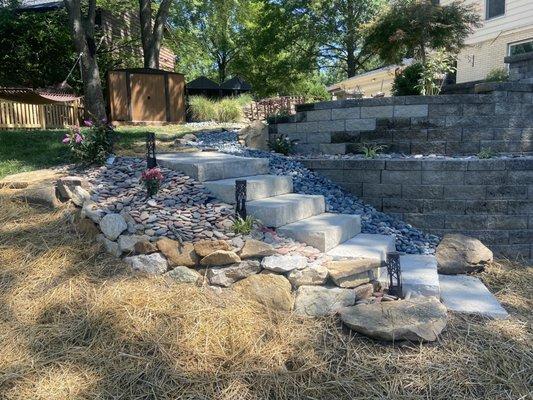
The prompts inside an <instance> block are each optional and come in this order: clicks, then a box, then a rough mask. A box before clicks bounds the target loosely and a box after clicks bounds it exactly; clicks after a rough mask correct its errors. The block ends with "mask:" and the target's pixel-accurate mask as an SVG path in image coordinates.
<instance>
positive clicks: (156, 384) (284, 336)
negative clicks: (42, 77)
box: [0, 190, 533, 400]
mask: <svg viewBox="0 0 533 400" xmlns="http://www.w3.org/2000/svg"><path fill="white" fill-rule="evenodd" d="M2 193H7V191H6V190H3V191H0V209H1V210H2V212H1V213H0V398H2V399H7V400H12V399H47V400H49V399H104V398H122V399H141V398H142V399H156V398H157V399H177V398H187V399H225V400H229V399H267V398H269V399H361V400H362V399H365V400H368V399H376V400H377V399H420V400H422V399H434V400H449V399H527V398H531V397H530V396H531V388H532V384H533V350H532V345H531V343H533V335H532V328H531V324H532V322H533V319H532V314H531V310H532V309H533V301H532V299H533V268H532V267H531V266H526V265H520V264H518V263H510V262H505V263H499V264H495V265H493V266H491V267H490V268H488V270H487V271H486V272H484V273H482V274H480V276H481V278H482V279H483V280H484V281H485V283H487V285H488V286H489V287H490V289H491V290H492V291H493V292H494V293H495V294H496V296H497V297H498V299H499V300H500V301H501V302H502V303H503V305H504V307H506V309H507V310H508V311H509V312H510V313H511V318H510V319H509V320H507V321H490V320H483V319H480V318H466V317H460V316H454V315H452V316H451V318H450V322H449V325H448V328H447V330H446V331H445V333H444V334H443V335H442V337H441V339H440V341H439V342H437V343H433V344H425V345H419V344H410V343H406V344H401V345H400V344H398V345H395V346H393V345H389V344H380V343H378V342H375V341H373V340H370V339H367V338H365V337H363V336H360V335H357V334H353V333H350V332H349V331H347V330H346V329H344V328H343V327H342V326H340V324H339V323H338V321H337V319H335V318H323V319H301V318H298V317H296V316H294V315H291V314H289V313H279V312H273V311H270V310H267V309H265V308H263V307H262V306H260V305H258V304H255V303H250V302H246V301H244V300H242V299H241V298H239V297H237V296H228V297H224V296H219V295H214V294H213V293H212V292H210V291H209V290H207V289H205V288H197V287H194V286H191V285H186V284H182V285H179V284H175V283H172V282H167V281H165V280H164V279H163V278H161V277H148V276H133V275H131V274H130V272H129V270H128V269H127V268H126V267H125V265H124V264H122V263H121V262H120V261H118V260H116V259H114V258H112V257H111V256H107V255H104V254H101V252H100V251H98V249H97V247H96V245H95V244H94V240H93V238H91V237H84V236H81V235H79V234H78V233H76V231H75V229H74V228H73V225H72V224H71V223H70V222H69V219H70V216H69V210H68V209H67V208H65V209H61V210H59V211H54V212H52V211H47V210H43V209H39V208H32V207H29V206H27V205H25V204H20V203H15V202H12V201H10V200H9V199H8V198H6V197H2Z"/></svg>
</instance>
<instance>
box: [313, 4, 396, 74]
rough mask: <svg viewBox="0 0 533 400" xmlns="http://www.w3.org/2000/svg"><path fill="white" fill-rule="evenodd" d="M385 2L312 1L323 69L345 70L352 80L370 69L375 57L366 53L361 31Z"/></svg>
mask: <svg viewBox="0 0 533 400" xmlns="http://www.w3.org/2000/svg"><path fill="white" fill-rule="evenodd" d="M384 4H385V0H312V1H310V3H309V8H310V12H311V14H312V15H313V16H314V17H313V18H314V19H315V20H316V25H315V27H316V28H318V29H316V31H315V33H316V34H319V35H320V37H321V39H320V41H321V46H320V48H319V51H320V53H319V54H320V58H321V60H322V62H321V65H322V66H323V67H327V68H341V69H343V70H344V72H345V73H346V75H347V76H348V77H349V78H350V77H352V76H355V75H356V74H357V73H359V72H361V71H364V70H365V69H367V68H368V65H369V62H370V61H371V60H372V58H373V57H374V54H373V53H371V52H368V51H365V48H364V36H363V32H362V30H361V26H363V24H366V23H368V22H369V21H370V20H372V18H374V17H375V16H376V14H377V13H378V12H379V11H380V9H381V8H382V7H383V6H384Z"/></svg>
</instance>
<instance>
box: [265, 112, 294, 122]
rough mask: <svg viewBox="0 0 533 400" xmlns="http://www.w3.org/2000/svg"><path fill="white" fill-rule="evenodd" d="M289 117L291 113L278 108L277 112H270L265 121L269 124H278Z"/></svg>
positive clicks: (286, 120) (287, 120)
mask: <svg viewBox="0 0 533 400" xmlns="http://www.w3.org/2000/svg"><path fill="white" fill-rule="evenodd" d="M290 117H291V114H290V113H289V112H288V111H287V110H280V111H278V112H275V113H273V114H270V115H269V116H268V117H267V118H266V121H267V123H268V124H269V125H270V124H278V123H285V122H289V119H290Z"/></svg>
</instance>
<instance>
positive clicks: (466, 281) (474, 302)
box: [439, 275, 509, 319]
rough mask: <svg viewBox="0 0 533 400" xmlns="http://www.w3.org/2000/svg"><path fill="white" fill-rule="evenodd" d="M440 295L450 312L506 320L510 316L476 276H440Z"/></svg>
mask: <svg viewBox="0 0 533 400" xmlns="http://www.w3.org/2000/svg"><path fill="white" fill-rule="evenodd" d="M439 281H440V295H441V300H442V302H443V303H444V305H445V306H446V307H447V308H448V310H450V311H455V312H458V313H464V314H475V315H480V316H484V317H490V318H495V319H505V318H507V317H509V314H508V313H507V311H505V309H504V308H503V307H502V306H501V304H500V302H499V301H498V300H497V299H496V297H494V295H493V294H492V293H491V292H490V291H489V289H487V287H486V286H485V285H484V284H483V282H481V280H479V279H478V278H476V277H474V276H468V275H439Z"/></svg>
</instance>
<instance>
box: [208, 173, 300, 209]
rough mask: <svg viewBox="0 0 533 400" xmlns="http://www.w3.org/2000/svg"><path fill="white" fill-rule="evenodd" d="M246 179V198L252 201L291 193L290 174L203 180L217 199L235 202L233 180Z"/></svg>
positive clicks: (230, 202)
mask: <svg viewBox="0 0 533 400" xmlns="http://www.w3.org/2000/svg"><path fill="white" fill-rule="evenodd" d="M237 179H246V200H247V201H253V200H259V199H264V198H267V197H273V196H279V195H282V194H287V193H292V178H291V177H290V176H277V175H255V176H243V177H240V178H229V179H222V180H219V181H208V182H204V185H205V187H207V188H208V189H209V190H210V191H211V193H213V194H214V195H215V196H216V197H217V198H218V199H220V200H222V201H224V202H226V203H229V204H234V203H235V181H236V180H237Z"/></svg>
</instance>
